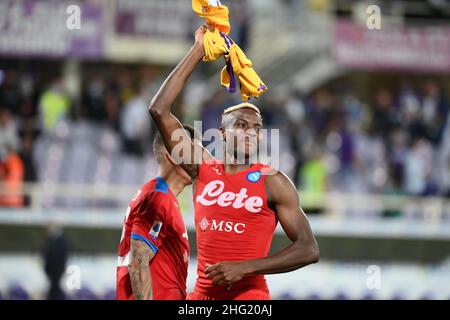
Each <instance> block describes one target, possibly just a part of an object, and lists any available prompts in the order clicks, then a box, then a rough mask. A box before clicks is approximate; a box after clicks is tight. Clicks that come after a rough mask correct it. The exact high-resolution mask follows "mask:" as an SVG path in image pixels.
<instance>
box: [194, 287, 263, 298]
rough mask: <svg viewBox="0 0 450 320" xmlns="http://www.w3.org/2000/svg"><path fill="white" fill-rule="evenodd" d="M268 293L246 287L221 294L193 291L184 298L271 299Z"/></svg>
mask: <svg viewBox="0 0 450 320" xmlns="http://www.w3.org/2000/svg"><path fill="white" fill-rule="evenodd" d="M271 299H272V298H271V297H270V294H269V293H268V292H266V291H264V290H260V289H247V290H245V291H242V292H239V293H235V294H230V295H222V296H214V297H211V296H208V295H206V294H203V293H199V292H196V291H193V292H191V293H189V294H188V295H187V298H186V300H271Z"/></svg>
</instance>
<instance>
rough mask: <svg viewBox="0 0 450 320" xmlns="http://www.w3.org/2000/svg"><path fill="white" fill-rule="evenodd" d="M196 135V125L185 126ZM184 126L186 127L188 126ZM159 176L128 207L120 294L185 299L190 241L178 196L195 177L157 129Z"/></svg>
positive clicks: (119, 267)
mask: <svg viewBox="0 0 450 320" xmlns="http://www.w3.org/2000/svg"><path fill="white" fill-rule="evenodd" d="M183 128H184V129H186V130H187V131H188V132H189V134H190V135H191V136H192V137H193V136H194V129H193V128H192V127H190V126H188V125H184V126H183ZM183 132H184V131H183ZM153 153H154V155H155V157H156V161H157V163H158V176H157V178H155V179H153V180H151V181H150V182H148V183H146V184H145V185H144V186H142V188H141V189H140V190H139V191H138V192H137V194H136V196H135V197H134V199H133V200H131V202H130V205H129V207H128V210H127V213H126V217H125V225H124V227H123V230H122V237H121V239H120V245H119V257H118V265H117V284H116V295H117V299H118V300H134V299H136V300H185V299H186V278H187V270H188V262H189V242H188V236H187V231H186V227H185V224H184V221H183V217H182V216H181V211H180V208H179V204H178V200H177V198H176V196H177V195H178V194H179V193H181V192H182V191H183V189H184V187H185V186H187V185H189V184H191V178H190V177H189V176H188V175H187V174H186V172H185V171H184V170H183V169H182V168H181V167H180V166H178V165H176V164H175V163H174V161H173V159H172V158H171V157H170V155H169V154H168V153H167V151H166V148H165V147H164V143H163V141H162V138H161V135H160V134H159V133H157V134H156V136H155V140H154V142H153Z"/></svg>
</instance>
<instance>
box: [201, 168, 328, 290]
mask: <svg viewBox="0 0 450 320" xmlns="http://www.w3.org/2000/svg"><path fill="white" fill-rule="evenodd" d="M266 191H267V195H268V199H269V203H271V205H272V206H273V207H274V209H275V211H276V214H277V218H278V220H279V221H280V224H281V226H282V227H283V230H284V232H285V233H286V235H287V237H288V238H289V239H290V240H291V241H292V243H291V244H290V245H289V246H287V247H286V248H284V249H282V250H281V251H279V252H277V253H275V254H273V255H271V256H268V257H266V258H261V259H255V260H246V261H236V262H219V263H217V264H215V265H213V266H210V267H208V268H207V269H206V270H205V272H206V274H208V277H209V278H212V279H213V283H215V284H218V285H229V284H231V283H234V282H237V281H239V280H241V279H242V278H243V277H245V276H247V275H252V274H272V273H283V272H289V271H293V270H296V269H298V268H301V267H304V266H307V265H309V264H312V263H316V262H317V261H319V247H318V245H317V242H316V239H315V238H314V234H313V233H312V230H311V227H310V226H309V222H308V219H307V218H306V215H305V213H304V212H303V210H302V209H301V208H300V204H299V199H298V194H297V190H296V188H295V186H294V184H293V183H292V181H291V180H290V179H289V178H288V177H286V176H285V175H284V174H282V173H281V172H277V173H276V174H274V175H269V176H267V177H266Z"/></svg>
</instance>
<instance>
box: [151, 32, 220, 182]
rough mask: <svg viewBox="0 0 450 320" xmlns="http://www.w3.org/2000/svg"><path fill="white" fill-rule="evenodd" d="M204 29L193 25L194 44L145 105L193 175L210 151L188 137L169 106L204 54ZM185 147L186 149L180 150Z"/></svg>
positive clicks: (177, 158) (170, 147) (176, 156)
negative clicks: (148, 105) (195, 28)
mask: <svg viewBox="0 0 450 320" xmlns="http://www.w3.org/2000/svg"><path fill="white" fill-rule="evenodd" d="M205 32H206V26H201V27H200V28H198V29H197V31H196V32H195V44H194V45H193V46H192V48H191V49H190V50H189V52H188V53H187V55H186V56H185V57H184V58H183V60H181V62H180V63H179V64H178V65H177V66H176V67H175V69H174V70H173V71H172V72H171V73H170V75H169V77H168V78H167V79H166V80H165V81H164V83H163V85H162V86H161V88H160V89H159V91H158V93H157V94H156V95H155V96H154V97H153V99H152V101H151V103H150V107H149V112H150V115H151V116H152V118H153V120H154V121H155V123H156V126H157V127H158V129H159V131H160V132H161V136H162V138H163V140H164V144H165V146H166V149H167V150H168V151H169V153H170V154H171V155H172V157H173V158H174V160H175V161H177V163H180V164H181V166H182V167H183V169H184V170H185V171H186V172H187V173H188V174H189V175H190V176H191V178H195V177H196V174H197V164H199V162H201V160H203V159H205V158H208V157H211V155H210V154H209V152H208V151H207V150H206V149H204V148H203V147H202V146H201V142H200V141H197V142H193V141H192V140H191V139H189V137H188V135H187V134H186V132H185V131H184V129H183V126H182V125H181V123H180V121H179V120H178V119H177V118H176V117H175V116H174V115H173V114H172V113H171V108H172V106H173V104H174V103H175V100H176V99H177V97H178V96H179V94H180V92H181V91H182V90H183V88H184V86H185V84H186V81H187V80H188V78H189V76H190V75H191V74H192V72H193V71H194V69H195V67H196V66H197V64H198V63H199V62H200V61H201V60H202V58H203V56H204V47H203V35H204V33H205ZM172 135H173V136H172ZM192 138H194V137H192ZM174 149H175V150H174ZM186 150H189V151H188V152H184V151H186ZM172 151H175V152H172Z"/></svg>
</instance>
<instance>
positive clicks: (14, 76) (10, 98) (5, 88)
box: [0, 70, 23, 114]
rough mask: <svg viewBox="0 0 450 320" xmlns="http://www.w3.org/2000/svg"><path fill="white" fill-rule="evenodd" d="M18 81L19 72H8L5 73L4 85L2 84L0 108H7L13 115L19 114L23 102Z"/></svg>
mask: <svg viewBox="0 0 450 320" xmlns="http://www.w3.org/2000/svg"><path fill="white" fill-rule="evenodd" d="M18 80H19V76H18V72H17V71H15V70H7V71H6V72H5V73H4V81H3V84H2V83H0V106H3V107H4V108H7V109H8V110H9V111H10V112H11V113H13V114H19V112H20V107H21V105H22V100H23V97H22V95H21V92H20V88H19V81H18Z"/></svg>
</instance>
